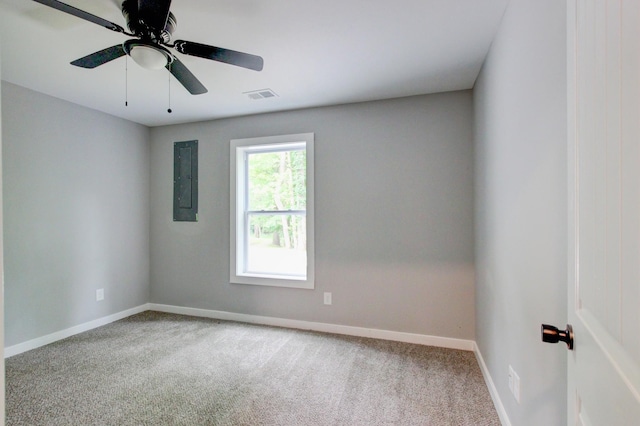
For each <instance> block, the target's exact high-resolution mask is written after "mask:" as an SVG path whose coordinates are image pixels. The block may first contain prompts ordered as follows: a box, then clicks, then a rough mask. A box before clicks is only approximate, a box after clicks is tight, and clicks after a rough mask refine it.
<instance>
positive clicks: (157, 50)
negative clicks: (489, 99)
mask: <svg viewBox="0 0 640 426" xmlns="http://www.w3.org/2000/svg"><path fill="white" fill-rule="evenodd" d="M124 51H125V52H126V53H127V54H128V55H129V56H131V58H132V59H133V60H134V61H135V62H136V64H138V65H140V66H141V67H142V68H145V69H148V70H159V69H162V68H164V67H165V66H167V64H169V63H171V62H173V56H172V55H171V53H169V51H168V50H167V49H165V48H163V47H162V46H159V45H155V44H151V43H144V42H140V41H138V40H128V41H126V42H125V43H124Z"/></svg>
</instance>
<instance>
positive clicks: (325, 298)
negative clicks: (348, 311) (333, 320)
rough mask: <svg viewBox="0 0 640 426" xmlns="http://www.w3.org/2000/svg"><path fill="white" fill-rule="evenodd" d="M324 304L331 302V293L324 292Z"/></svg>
mask: <svg viewBox="0 0 640 426" xmlns="http://www.w3.org/2000/svg"><path fill="white" fill-rule="evenodd" d="M324 304H325V305H330V304H331V293H328V292H327V293H325V294H324Z"/></svg>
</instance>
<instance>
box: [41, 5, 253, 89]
mask: <svg viewBox="0 0 640 426" xmlns="http://www.w3.org/2000/svg"><path fill="white" fill-rule="evenodd" d="M34 1H36V2H38V3H41V4H43V5H45V6H49V7H52V8H54V9H57V10H60V11H62V12H66V13H69V14H71V15H74V16H77V17H78V18H81V19H84V20H86V21H89V22H93V23H94V24H98V25H100V26H103V27H105V28H107V29H109V30H111V31H115V32H118V33H122V34H125V35H127V36H130V37H136V38H133V39H129V40H126V41H125V42H124V43H122V44H117V45H115V46H111V47H107V48H106V49H102V50H100V51H98V52H95V53H92V54H90V55H87V56H84V57H82V58H80V59H76V60H75V61H73V62H71V65H75V66H78V67H82V68H95V67H97V66H100V65H103V64H105V63H107V62H110V61H112V60H114V59H117V58H119V57H121V56H124V55H129V56H130V57H131V58H132V59H133V60H134V61H135V62H136V63H138V64H139V65H140V66H142V67H144V68H148V69H161V68H166V69H168V70H169V72H170V73H171V74H172V75H173V76H174V77H175V78H176V79H177V80H178V81H179V82H180V83H181V84H182V85H183V86H184V87H185V88H186V89H187V90H188V91H189V93H191V94H192V95H200V94H203V93H207V88H206V87H204V86H203V85H202V83H201V82H200V81H199V80H198V79H197V78H196V77H195V76H194V75H193V74H192V73H191V71H189V70H188V69H187V67H186V66H185V65H184V64H183V63H182V62H180V60H179V59H178V58H177V57H176V56H175V55H174V54H172V53H171V52H170V51H169V49H168V48H173V49H175V50H176V51H178V52H180V53H183V54H185V55H191V56H197V57H200V58H205V59H210V60H212V61H218V62H224V63H226V64H231V65H236V66H239V67H243V68H248V69H251V70H255V71H261V70H262V67H263V60H262V58H261V57H260V56H256V55H250V54H248V53H242V52H237V51H235V50H229V49H223V48H221V47H214V46H209V45H206V44H201V43H195V42H192V41H184V40H175V41H174V42H173V43H172V42H171V35H172V34H173V32H174V31H175V29H176V24H177V21H176V17H175V16H174V15H173V13H171V11H170V10H169V9H170V8H171V0H155V1H154V0H124V1H123V2H122V14H123V15H124V18H125V20H126V22H127V27H129V30H130V32H127V31H126V30H125V29H124V28H122V27H121V26H119V25H117V24H114V23H113V22H110V21H107V20H106V19H102V18H100V17H99V16H95V15H92V14H91V13H88V12H85V11H84V10H80V9H78V8H75V7H73V6H70V5H68V4H66V3H62V2H60V1H57V0H34Z"/></svg>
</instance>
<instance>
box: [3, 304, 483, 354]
mask: <svg viewBox="0 0 640 426" xmlns="http://www.w3.org/2000/svg"><path fill="white" fill-rule="evenodd" d="M148 310H152V311H158V312H167V313H172V314H180V315H191V316H196V317H204V318H215V319H220V320H226V321H238V322H245V323H250V324H263V325H271V326H276V327H286V328H295V329H299V330H313V331H320V332H324V333H334V334H343V335H348V336H358V337H371V338H374V339H383V340H392V341H396V342H405V343H416V344H420V345H427V346H437V347H442V348H449V349H461V350H465V351H473V350H474V348H475V347H476V346H475V342H474V341H473V340H464V339H454V338H450V337H439V336H430V335H425V334H416V333H404V332H400V331H389V330H380V329H374V328H364V327H353V326H348V325H337V324H327V323H320V322H310V321H301V320H292V319H284V318H276V317H265V316H258V315H248V314H238V313H234V312H225V311H214V310H209V309H197V308H187V307H182V306H173V305H162V304H157V303H147V304H144V305H140V306H137V307H135V308H132V309H128V310H126V311H122V312H118V313H115V314H113V315H109V316H106V317H103V318H98V319H96V320H93V321H89V322H86V323H84V324H80V325H76V326H74V327H71V328H67V329H65V330H61V331H57V332H55V333H51V334H48V335H46V336H42V337H38V338H36V339H32V340H28V341H26V342H23V343H19V344H17V345H13V346H9V347H6V348H5V349H4V356H5V358H8V357H11V356H14V355H18V354H21V353H23V352H26V351H29V350H31V349H36V348H39V347H41V346H44V345H48V344H50V343H53V342H56V341H58V340H62V339H66V338H67V337H71V336H73V335H76V334H78V333H82V332H84V331H89V330H92V329H94V328H97V327H101V326H103V325H106V324H109V323H112V322H114V321H118V320H121V319H123V318H126V317H129V316H131V315H135V314H138V313H140V312H144V311H148Z"/></svg>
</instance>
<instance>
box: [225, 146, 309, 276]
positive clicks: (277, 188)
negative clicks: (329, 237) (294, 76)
mask: <svg viewBox="0 0 640 426" xmlns="http://www.w3.org/2000/svg"><path fill="white" fill-rule="evenodd" d="M231 157H232V163H231V164H232V170H231V181H232V185H231V198H232V200H231V206H232V212H231V222H232V223H231V225H232V226H231V228H232V229H231V246H232V247H231V274H230V275H231V282H234V283H241V284H257V285H274V286H285V287H296V288H313V271H314V267H313V266H314V265H313V252H314V251H313V134H301V135H285V136H275V137H268V138H252V139H236V140H232V141H231ZM310 206H311V208H309V207H310Z"/></svg>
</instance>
